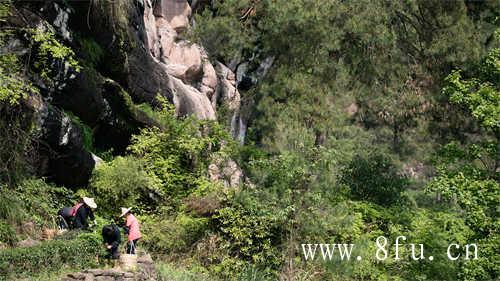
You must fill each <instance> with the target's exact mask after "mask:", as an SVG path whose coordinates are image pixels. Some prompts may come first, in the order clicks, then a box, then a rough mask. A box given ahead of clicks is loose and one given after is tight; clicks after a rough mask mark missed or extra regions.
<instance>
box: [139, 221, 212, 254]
mask: <svg viewBox="0 0 500 281" xmlns="http://www.w3.org/2000/svg"><path fill="white" fill-rule="evenodd" d="M141 220H142V226H143V231H142V232H143V238H142V242H141V243H143V245H144V246H145V247H146V248H148V250H150V251H152V252H155V253H158V254H169V255H171V254H175V253H182V252H185V251H186V250H187V249H189V247H190V246H191V245H192V244H193V243H194V242H196V241H197V240H198V239H200V238H201V237H202V236H203V234H204V233H205V232H206V230H207V229H208V222H209V220H208V219H207V218H193V217H190V216H187V215H183V214H179V215H178V216H177V217H175V218H174V219H169V218H165V217H164V216H154V217H153V216H148V217H146V216H144V217H141Z"/></svg>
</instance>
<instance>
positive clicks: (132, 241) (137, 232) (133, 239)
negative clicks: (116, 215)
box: [120, 208, 141, 255]
mask: <svg viewBox="0 0 500 281" xmlns="http://www.w3.org/2000/svg"><path fill="white" fill-rule="evenodd" d="M131 209H132V208H121V215H120V217H125V234H127V237H128V244H127V254H132V255H135V248H136V247H137V242H138V241H139V239H140V238H141V229H140V225H139V221H138V220H137V218H136V217H135V216H134V215H133V214H132V212H130V210H131Z"/></svg>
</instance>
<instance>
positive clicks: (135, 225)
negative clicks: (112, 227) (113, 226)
mask: <svg viewBox="0 0 500 281" xmlns="http://www.w3.org/2000/svg"><path fill="white" fill-rule="evenodd" d="M125 225H126V226H127V227H128V241H132V240H135V239H139V238H141V230H140V227H139V221H137V219H136V218H135V217H134V215H132V214H128V215H127V222H126V223H125Z"/></svg>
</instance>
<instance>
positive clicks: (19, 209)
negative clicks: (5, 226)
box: [0, 188, 26, 224]
mask: <svg viewBox="0 0 500 281" xmlns="http://www.w3.org/2000/svg"><path fill="white" fill-rule="evenodd" d="M0 202H2V204H0V219H2V220H5V221H6V222H7V223H9V224H18V223H21V221H22V220H23V219H24V218H26V212H25V210H24V207H23V202H22V201H20V200H19V198H17V197H16V196H15V195H14V194H12V192H8V191H6V190H5V189H3V188H2V189H0Z"/></svg>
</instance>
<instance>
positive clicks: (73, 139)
mask: <svg viewBox="0 0 500 281" xmlns="http://www.w3.org/2000/svg"><path fill="white" fill-rule="evenodd" d="M25 104H26V106H27V107H28V109H29V110H31V111H32V112H34V119H35V122H34V123H35V128H36V130H35V138H36V143H38V144H39V145H38V151H37V154H38V157H37V158H38V161H37V166H38V167H37V168H38V169H37V173H39V175H41V176H46V177H47V178H48V179H49V180H51V181H53V182H55V183H57V184H60V185H65V186H67V187H75V188H76V187H82V186H85V185H86V184H87V183H88V179H89V178H90V175H91V173H92V170H93V168H94V165H95V162H94V159H93V158H92V154H91V153H90V152H88V151H87V150H86V149H85V147H84V142H83V133H82V129H81V128H80V127H79V126H78V125H77V124H75V123H74V122H73V121H72V120H71V118H70V117H69V116H67V115H66V114H65V113H64V112H62V111H61V110H59V109H58V108H57V107H54V106H51V105H49V104H47V103H46V102H45V101H44V100H43V98H42V97H41V96H40V95H38V94H32V95H31V96H30V97H29V98H28V100H27V101H26V102H25Z"/></svg>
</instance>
